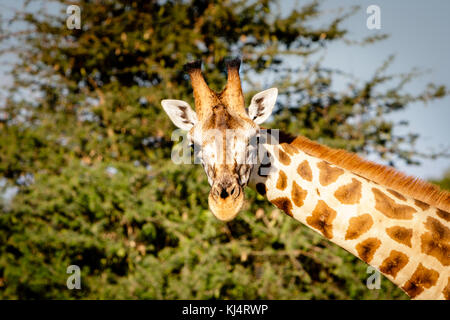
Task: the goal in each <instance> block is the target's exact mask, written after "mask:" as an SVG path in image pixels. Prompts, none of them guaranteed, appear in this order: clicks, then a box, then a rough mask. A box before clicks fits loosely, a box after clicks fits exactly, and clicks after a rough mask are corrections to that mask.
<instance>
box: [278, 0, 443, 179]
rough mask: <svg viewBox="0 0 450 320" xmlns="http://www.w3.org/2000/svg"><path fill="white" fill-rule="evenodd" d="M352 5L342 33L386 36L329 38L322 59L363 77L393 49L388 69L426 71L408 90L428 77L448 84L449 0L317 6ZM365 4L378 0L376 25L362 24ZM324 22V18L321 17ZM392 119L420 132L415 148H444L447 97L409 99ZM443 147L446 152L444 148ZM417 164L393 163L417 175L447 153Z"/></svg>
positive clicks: (286, 5) (432, 170)
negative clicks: (358, 42) (362, 42)
mask: <svg viewBox="0 0 450 320" xmlns="http://www.w3.org/2000/svg"><path fill="white" fill-rule="evenodd" d="M303 3H304V1H290V0H286V1H283V2H282V12H283V13H284V12H289V11H290V10H292V8H295V7H300V6H301V5H302V4H303ZM354 5H358V6H360V9H359V10H358V11H357V12H356V14H355V15H353V16H351V17H350V18H348V19H347V20H345V21H344V22H343V24H342V26H343V27H344V28H345V29H347V30H348V31H349V33H348V35H347V37H348V38H351V39H362V38H364V37H367V36H370V35H376V34H377V33H378V34H381V33H386V34H389V35H390V37H389V38H388V39H386V40H383V41H380V42H378V43H375V44H370V45H367V46H363V47H359V46H352V47H349V46H348V45H345V44H342V43H340V44H331V45H330V46H329V47H328V48H327V51H328V52H327V54H326V58H325V60H324V65H325V66H329V67H333V68H337V69H340V70H343V71H345V72H348V73H351V74H353V75H355V76H356V77H357V78H359V79H369V78H370V77H371V76H372V75H373V73H374V71H375V70H376V68H377V67H379V66H380V65H381V64H382V63H383V61H384V60H385V59H386V58H387V57H388V56H389V55H392V54H394V55H395V60H394V63H393V64H392V65H391V66H390V67H389V69H388V71H389V73H402V72H408V71H411V70H412V68H413V67H417V68H419V69H420V70H423V71H427V73H426V74H425V75H423V76H421V77H420V78H418V79H416V80H414V81H413V82H412V83H411V84H410V85H409V86H408V87H407V90H408V92H410V93H412V94H415V93H419V92H421V91H422V90H423V88H425V86H426V85H427V84H428V83H430V82H433V83H436V84H442V85H445V86H446V87H447V89H448V90H450V59H449V58H450V1H440V0H428V1H425V0H422V1H421V0H395V1H393V0H378V1H376V0H371V1H366V0H341V1H333V0H325V1H323V5H322V8H323V9H325V10H330V11H331V12H333V10H336V9H337V8H339V7H343V8H349V7H351V6H354ZM370 5H378V6H379V7H380V10H381V11H380V12H381V28H380V29H379V30H376V29H374V30H369V29H368V28H367V25H366V21H367V18H368V16H369V15H368V14H367V13H366V9H367V7H368V6H370ZM325 22H326V21H325ZM389 118H390V119H392V120H394V121H400V120H407V121H409V126H408V127H407V130H403V129H402V130H401V131H400V130H398V129H397V131H396V132H399V133H403V132H413V133H418V134H420V138H419V139H418V141H417V149H418V150H419V151H420V152H424V153H426V152H429V151H430V149H431V150H435V151H439V150H443V148H444V150H447V151H450V97H446V98H444V99H440V100H437V101H434V102H431V103H429V104H428V105H424V104H423V103H415V104H413V105H411V106H410V107H408V108H407V109H406V110H404V111H400V112H397V113H395V114H394V115H392V116H390V117H389ZM447 153H448V152H447ZM421 162H422V164H421V165H420V166H411V165H406V164H404V163H401V162H400V163H399V164H398V165H397V167H398V169H399V170H400V171H403V172H405V173H407V174H409V175H414V176H418V177H421V178H423V179H430V178H437V179H439V178H440V177H442V175H443V173H444V172H445V171H446V170H447V169H450V159H449V158H441V159H437V160H431V159H430V160H421Z"/></svg>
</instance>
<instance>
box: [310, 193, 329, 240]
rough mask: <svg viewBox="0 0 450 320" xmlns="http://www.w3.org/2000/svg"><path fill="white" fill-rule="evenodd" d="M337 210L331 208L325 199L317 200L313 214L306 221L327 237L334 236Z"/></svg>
mask: <svg viewBox="0 0 450 320" xmlns="http://www.w3.org/2000/svg"><path fill="white" fill-rule="evenodd" d="M334 218H336V211H335V210H333V209H331V208H330V207H329V206H328V205H327V204H326V203H325V201H323V200H319V201H318V202H317V205H316V207H315V208H314V210H313V212H312V215H311V216H309V217H307V218H306V223H308V224H309V225H310V226H311V227H313V228H315V229H317V230H319V231H320V232H321V233H322V234H323V235H324V236H325V237H326V238H328V239H331V238H333V220H334Z"/></svg>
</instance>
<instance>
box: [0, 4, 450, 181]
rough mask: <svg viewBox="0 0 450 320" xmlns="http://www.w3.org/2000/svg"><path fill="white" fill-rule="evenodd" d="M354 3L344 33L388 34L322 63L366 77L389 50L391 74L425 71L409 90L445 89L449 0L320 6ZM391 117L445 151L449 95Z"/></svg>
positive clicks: (0, 66)
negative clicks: (374, 20) (376, 23)
mask: <svg viewBox="0 0 450 320" xmlns="http://www.w3.org/2000/svg"><path fill="white" fill-rule="evenodd" d="M308 2H309V1H291V0H285V1H282V2H281V9H282V11H283V12H284V13H286V12H288V11H289V10H291V9H292V8H294V7H300V6H301V5H303V4H304V3H308ZM21 3H22V1H18V0H2V2H1V3H0V10H1V11H4V10H7V11H9V9H6V8H18V7H19V6H20V4H21ZM372 4H375V5H378V6H379V7H380V8H381V29H380V30H369V29H367V27H366V19H367V16H368V15H367V14H366V8H367V7H368V6H369V5H372ZM353 5H359V6H360V7H361V8H360V9H359V11H358V12H357V13H356V14H355V15H353V16H352V17H350V18H348V19H347V20H346V21H344V23H343V26H344V27H345V28H346V29H348V30H349V34H348V37H349V38H351V39H362V38H363V37H366V36H369V35H375V34H377V33H387V34H389V35H390V37H389V38H388V39H387V40H384V41H381V42H378V43H376V44H372V45H368V46H364V47H359V46H352V47H349V46H347V45H345V44H333V45H330V46H329V47H328V48H327V53H326V58H325V60H324V64H325V65H327V66H330V67H333V68H337V69H341V70H343V71H345V72H348V73H351V74H353V75H355V76H356V77H357V78H359V79H368V78H369V77H370V76H372V75H373V72H374V70H375V69H376V68H377V67H379V66H380V65H381V64H382V62H383V61H384V60H385V59H386V58H387V57H388V56H389V55H391V54H395V56H396V59H395V61H394V63H393V65H392V66H391V67H390V69H389V72H390V73H401V72H407V71H410V70H411V69H412V68H413V67H418V68H420V69H421V70H428V71H429V72H428V73H427V74H425V75H424V76H422V77H420V78H419V79H417V80H415V81H414V82H413V83H412V84H410V85H409V86H408V87H407V88H408V91H409V92H411V93H415V92H416V93H418V92H420V91H422V89H423V88H424V87H425V86H426V84H427V83H429V82H434V83H436V84H444V85H446V86H447V87H448V88H450V75H449V72H450V60H449V58H450V1H441V0H428V1H420V0H395V1H392V0H379V1H374V0H372V1H366V0H343V1H333V0H325V1H323V5H322V8H323V9H325V10H330V11H333V10H335V9H337V8H339V7H343V8H348V7H350V6H353ZM324 22H326V21H324ZM11 58H12V57H9V58H8V60H10V59H11ZM6 61H7V60H5V59H2V60H0V75H1V76H0V86H5V85H8V84H9V83H10V79H8V78H7V77H5V76H4V75H3V73H4V72H5V69H6V68H7V66H5V62H6ZM338 85H339V84H338ZM1 98H2V95H1V94H0V99H1ZM390 117H391V119H393V120H396V121H399V120H407V121H409V123H410V125H409V127H408V128H407V130H403V129H402V130H403V131H402V132H405V131H411V132H414V133H419V134H420V138H419V140H418V145H417V148H418V149H419V150H420V151H421V152H427V151H429V150H430V148H433V149H434V150H441V149H442V148H447V150H448V151H450V139H449V138H450V97H446V98H445V99H441V100H439V101H435V102H432V103H429V104H428V105H426V106H425V105H423V104H421V103H416V104H414V105H412V106H410V107H409V108H408V109H407V110H405V111H401V112H398V113H396V114H395V115H392V116H390ZM398 132H400V131H398ZM449 168H450V159H448V158H447V159H445V158H444V159H438V160H423V161H422V165H420V166H407V165H405V164H400V165H399V169H400V170H401V171H404V172H405V173H407V174H411V175H416V176H419V177H421V178H425V179H428V178H439V177H440V176H442V174H443V172H444V171H445V170H447V169H449Z"/></svg>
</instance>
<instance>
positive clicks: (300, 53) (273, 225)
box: [0, 0, 447, 299]
mask: <svg viewBox="0 0 450 320" xmlns="http://www.w3.org/2000/svg"><path fill="white" fill-rule="evenodd" d="M30 2H31V3H33V2H34V1H30ZM78 5H79V6H80V7H81V8H82V29H81V30H69V29H67V28H66V26H65V23H66V22H65V19H66V17H67V15H66V13H65V10H66V6H67V4H66V2H65V1H62V0H55V1H53V2H52V3H51V5H50V6H51V8H52V9H56V10H52V12H55V11H57V12H58V14H50V13H49V12H47V11H46V10H45V7H42V8H41V9H40V10H35V9H27V7H26V8H25V9H24V11H23V12H18V13H17V15H16V16H15V17H14V18H12V19H11V21H9V22H10V23H11V24H10V25H11V26H12V27H11V28H23V27H24V26H25V28H26V29H25V30H20V31H17V30H11V33H10V34H8V33H6V34H5V35H3V36H2V37H1V38H0V45H1V47H2V49H4V50H2V51H1V53H7V54H10V53H13V54H15V56H16V57H17V58H18V60H17V62H15V63H14V65H13V68H12V70H11V75H12V76H13V79H14V84H13V86H12V88H11V90H10V91H9V93H8V99H7V101H6V104H5V107H2V109H1V110H0V112H1V117H0V177H4V178H6V179H7V184H8V186H13V185H16V186H18V187H19V188H20V189H19V193H18V195H17V196H16V197H15V198H14V199H13V200H12V203H11V204H6V203H3V204H2V205H1V207H0V208H1V210H2V212H1V213H0V239H1V240H0V297H1V298H24V299H29V298H36V299H37V298H49V299H50V298H51V299H53V298H92V299H96V298H127V299H128V298H174V299H178V298H208V299H219V298H220V299H231V298H236V299H239V298H247V299H256V298H267V299H281V298H284V299H336V298H340V299H372V298H386V299H390V298H405V295H404V294H403V293H402V292H401V291H400V290H399V289H396V288H394V286H393V285H392V284H391V283H390V282H389V281H387V280H386V279H383V282H382V290H374V291H370V290H368V289H367V288H366V286H365V279H366V278H367V276H368V275H367V273H366V265H365V264H364V263H362V262H361V261H359V260H358V259H357V258H355V257H353V256H352V255H350V254H348V253H347V252H346V251H344V250H342V249H340V248H338V247H336V246H334V245H332V244H330V243H328V242H327V241H326V240H324V239H322V238H321V237H320V236H319V235H318V234H316V233H315V232H313V231H311V230H309V229H307V228H306V227H303V226H301V225H299V224H298V223H297V222H296V221H294V220H292V219H290V218H288V217H285V216H284V215H282V214H281V213H280V212H279V210H278V209H275V208H273V207H272V206H270V205H269V204H268V203H267V201H265V200H264V199H262V198H261V197H259V196H257V195H256V194H255V193H254V192H252V191H251V190H248V191H247V193H248V194H247V199H248V202H247V204H246V207H245V208H244V211H243V212H242V213H241V214H240V215H239V217H238V218H237V219H236V220H235V221H233V222H231V223H229V224H224V223H221V222H219V221H217V220H215V218H214V217H213V216H212V214H211V213H210V212H209V211H208V205H207V193H208V189H209V187H208V184H207V181H206V177H205V175H204V173H203V171H202V169H201V168H200V167H199V166H190V165H189V166H188V165H183V166H176V165H174V164H173V163H172V162H171V160H170V152H171V147H172V145H173V142H172V141H171V139H170V138H171V132H172V130H173V126H172V124H171V123H170V121H169V119H168V117H167V116H166V114H165V113H164V112H163V110H162V108H161V106H160V101H161V100H162V99H165V98H174V99H184V100H186V101H189V102H191V103H192V100H193V99H192V92H191V89H190V87H189V82H188V81H187V77H186V75H185V74H184V73H183V70H182V66H183V64H184V63H186V62H187V61H190V60H192V59H196V58H201V59H202V60H203V61H204V70H205V75H206V77H207V80H208V83H209V84H210V86H211V87H212V88H214V89H216V90H221V89H222V86H223V85H224V81H225V77H224V73H223V69H224V68H223V65H222V63H221V61H222V60H223V58H225V57H227V56H229V55H233V54H234V53H239V54H240V55H241V56H242V59H243V64H242V70H241V72H242V74H243V80H244V87H249V88H251V91H248V92H245V95H246V99H247V101H248V100H249V99H250V98H251V96H252V95H253V93H255V92H256V91H258V90H260V89H264V88H262V87H261V84H260V81H261V79H274V80H273V81H274V82H271V83H270V84H269V85H270V86H277V87H278V88H279V89H280V95H279V101H280V102H279V104H278V107H277V111H276V115H275V117H274V120H273V122H272V123H271V124H269V126H272V127H279V128H281V129H284V130H286V131H290V132H292V133H294V134H303V135H306V136H308V137H309V138H312V139H315V140H318V141H320V142H323V143H326V144H328V145H330V146H334V147H341V148H345V149H348V150H351V151H356V152H360V153H368V152H375V153H377V154H379V155H381V156H383V157H385V158H386V159H387V160H389V161H394V160H396V159H403V160H405V161H408V162H416V161H417V155H418V153H417V152H416V151H415V150H414V145H413V143H414V140H415V139H416V136H415V135H410V136H397V135H395V134H394V133H393V128H394V127H395V126H397V125H398V124H394V123H391V122H389V121H387V120H386V119H385V118H384V117H383V116H384V115H385V114H387V113H390V112H395V111H398V110H402V109H404V108H406V107H408V106H409V105H410V104H411V103H413V102H417V101H419V102H426V101H429V100H432V99H436V98H440V97H443V96H445V95H446V94H447V89H446V88H445V87H440V86H435V85H430V86H429V87H428V88H426V89H425V90H424V92H422V93H419V94H417V95H416V96H412V95H409V94H407V93H405V92H404V90H403V89H404V86H405V85H406V84H407V83H408V82H409V81H410V80H411V79H413V78H414V76H415V75H416V74H415V73H414V72H411V73H408V74H405V75H389V74H387V69H388V67H389V63H390V61H391V59H388V60H387V62H386V64H385V65H383V66H381V67H380V68H379V70H378V71H377V72H376V74H375V75H374V76H373V78H372V79H369V80H368V81H366V82H363V83H357V82H355V81H353V79H352V78H351V77H348V78H346V80H347V81H348V86H349V88H350V89H351V90H347V92H336V91H334V90H333V89H332V88H333V87H332V84H333V81H335V78H334V76H336V75H340V76H343V75H342V74H341V73H340V72H339V70H329V69H325V68H323V67H322V66H321V61H320V60H319V61H313V62H312V60H310V59H312V54H313V53H320V52H321V50H322V49H323V48H326V47H327V45H328V44H329V43H332V42H339V41H347V42H351V41H349V39H346V38H345V37H346V30H345V29H343V28H342V27H341V22H342V21H343V20H345V18H346V17H347V16H348V15H349V14H351V13H352V12H354V10H347V11H346V12H344V13H342V14H341V15H338V16H328V17H327V21H329V23H328V24H327V25H324V26H320V27H315V26H314V22H315V21H316V19H317V18H318V17H321V16H322V15H323V14H324V13H323V12H321V9H320V3H319V2H317V1H312V2H311V3H309V4H306V5H304V6H302V7H300V8H298V9H297V10H296V11H293V12H291V13H289V14H288V15H281V14H279V13H277V11H276V8H277V5H276V2H275V1H271V0H257V1H244V0H237V1H203V0H190V1H175V0H172V1H133V0H119V1H101V2H99V1H95V2H94V1H88V0H80V1H78ZM26 12H28V13H26ZM384 37H385V35H379V36H378V37H372V38H368V39H366V40H365V41H363V43H362V44H367V45H370V44H371V43H373V42H376V41H379V40H382V39H383V38H384ZM292 59H295V62H296V63H292V61H293V60H292ZM5 115H6V117H5ZM355 128H356V130H355ZM114 168H116V169H114ZM115 170H117V172H116V173H115ZM27 175H31V176H33V177H34V181H31V182H27V183H23V177H25V176H27ZM21 181H22V182H21ZM255 213H257V214H256V215H255ZM72 264H76V265H79V266H80V267H81V269H82V290H72V291H71V290H68V289H67V288H66V279H67V276H68V275H67V274H66V268H67V267H68V266H69V265H72Z"/></svg>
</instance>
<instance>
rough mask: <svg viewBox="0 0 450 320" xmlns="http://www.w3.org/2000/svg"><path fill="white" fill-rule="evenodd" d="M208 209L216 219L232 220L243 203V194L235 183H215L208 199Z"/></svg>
mask: <svg viewBox="0 0 450 320" xmlns="http://www.w3.org/2000/svg"><path fill="white" fill-rule="evenodd" d="M208 203H209V208H210V209H211V211H212V213H213V214H214V215H215V216H216V217H217V219H219V220H222V221H230V220H233V219H234V218H235V217H236V215H237V214H238V213H239V211H240V210H241V208H242V205H243V203H244V192H243V189H242V187H241V186H240V185H239V184H238V183H237V182H233V183H229V182H228V183H215V184H214V185H213V186H212V188H211V191H210V192H209V197H208Z"/></svg>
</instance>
